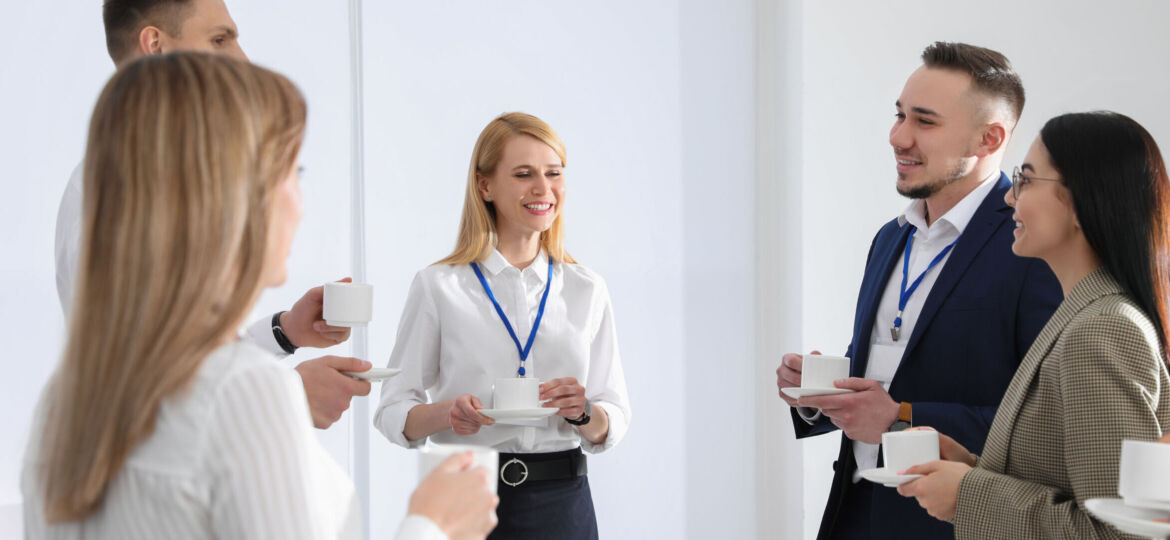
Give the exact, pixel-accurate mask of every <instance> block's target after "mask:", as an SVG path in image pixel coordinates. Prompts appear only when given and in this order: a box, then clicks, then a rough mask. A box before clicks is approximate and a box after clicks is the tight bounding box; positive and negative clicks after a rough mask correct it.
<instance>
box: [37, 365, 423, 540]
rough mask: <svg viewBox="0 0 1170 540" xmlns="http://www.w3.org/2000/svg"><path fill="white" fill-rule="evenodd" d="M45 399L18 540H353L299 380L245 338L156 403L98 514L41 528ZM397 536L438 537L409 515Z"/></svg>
mask: <svg viewBox="0 0 1170 540" xmlns="http://www.w3.org/2000/svg"><path fill="white" fill-rule="evenodd" d="M46 398H47V396H45V395H42V397H41V403H40V405H39V406H38V407H37V413H36V418H35V420H34V423H33V426H34V428H33V432H32V433H31V436H30V437H29V446H28V448H27V450H26V452H25V458H24V464H23V465H24V466H23V471H22V479H21V490H22V492H23V495H24V521H25V524H24V527H25V536H26V538H53V539H82V538H85V539H87V540H93V539H99V540H100V539H138V538H141V539H157V538H172V539H207V538H249V539H251V538H281V539H298V538H306V539H308V538H312V539H334V538H361V536H362V519H361V515H360V512H361V510H360V505H359V503H358V500H357V498H356V496H355V493H354V489H353V484H352V482H351V481H350V479H349V478H348V477H347V476H346V474H345V472H344V471H343V470H342V469H341V468H340V467H339V466H338V465H337V463H336V462H335V461H334V460H333V459H332V458H331V457H330V456H329V454H328V453H327V452H326V451H325V449H324V448H323V447H322V446H321V444H320V443H319V442H318V441H317V438H316V437H315V436H314V434H313V429H312V423H311V422H312V421H311V418H310V416H309V408H308V403H307V400H306V397H305V391H304V387H303V386H302V384H301V380H300V378H299V377H298V376H297V374H296V373H295V371H293V370H292V368H289V367H287V366H284V365H282V364H281V363H279V362H276V361H274V358H273V357H272V355H271V354H269V353H267V352H265V351H263V350H262V349H260V348H258V347H257V346H255V345H253V344H251V343H246V342H234V343H231V344H228V345H225V346H223V347H220V348H219V349H217V350H216V351H215V352H213V353H212V354H211V355H210V356H208V358H207V359H206V360H205V361H204V362H203V365H202V366H201V367H200V369H199V372H198V374H197V376H196V377H195V380H194V381H193V382H192V385H191V387H190V388H189V389H188V390H187V391H185V392H181V393H179V394H176V395H174V396H171V397H169V398H167V399H166V400H164V401H163V403H162V406H161V407H160V409H159V414H158V419H157V421H156V423H155V428H154V433H153V434H152V435H151V436H150V437H149V438H147V439H146V440H145V441H143V442H142V443H140V444H139V445H138V447H137V448H135V449H134V450H133V451H132V452H131V454H130V457H129V459H128V460H127V461H126V464H125V465H124V466H123V467H122V469H121V470H120V471H119V472H118V473H117V475H116V476H115V477H114V478H113V480H112V481H111V482H110V484H109V486H108V488H107V491H106V496H105V498H104V499H103V501H102V503H101V506H100V507H99V508H98V510H97V511H96V512H95V513H94V514H92V515H90V516H89V517H87V518H85V519H83V520H80V521H75V522H68V523H59V524H53V525H47V524H46V523H45V520H44V514H43V503H44V496H43V493H44V485H43V481H42V475H41V474H40V473H39V469H40V464H41V463H43V455H42V452H41V450H40V442H41V437H42V433H41V426H44V425H45V424H44V422H45V410H46V401H47V399H46ZM398 538H400V539H404V538H411V539H414V538H425V539H445V538H446V535H444V534H443V533H442V531H440V530H439V529H438V528H437V527H436V526H435V525H434V524H433V523H432V522H431V521H430V520H428V519H426V518H423V517H420V516H409V517H408V518H407V519H406V520H405V521H404V522H403V526H402V528H401V529H400V530H399V533H398Z"/></svg>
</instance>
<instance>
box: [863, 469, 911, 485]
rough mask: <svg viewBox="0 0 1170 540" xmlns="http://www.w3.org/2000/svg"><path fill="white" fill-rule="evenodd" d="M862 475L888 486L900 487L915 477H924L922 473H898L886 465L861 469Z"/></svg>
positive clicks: (871, 480)
mask: <svg viewBox="0 0 1170 540" xmlns="http://www.w3.org/2000/svg"><path fill="white" fill-rule="evenodd" d="M861 477H862V478H864V479H866V480H869V481H870V482H873V483H875V484H881V485H883V486H886V487H898V486H900V485H902V484H905V483H906V482H909V481H911V480H913V479H915V478H922V475H921V474H897V473H895V472H893V471H891V470H889V469H887V468H885V467H878V468H876V469H866V470H864V471H861Z"/></svg>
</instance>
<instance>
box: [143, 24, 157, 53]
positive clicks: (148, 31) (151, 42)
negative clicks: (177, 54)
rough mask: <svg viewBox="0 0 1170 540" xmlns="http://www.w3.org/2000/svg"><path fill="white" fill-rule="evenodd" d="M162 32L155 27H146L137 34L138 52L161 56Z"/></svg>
mask: <svg viewBox="0 0 1170 540" xmlns="http://www.w3.org/2000/svg"><path fill="white" fill-rule="evenodd" d="M162 36H163V33H162V30H159V29H158V27H157V26H147V27H146V28H143V29H142V31H141V32H138V52H139V53H141V54H143V55H147V54H162V53H163V50H162Z"/></svg>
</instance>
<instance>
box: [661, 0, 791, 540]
mask: <svg viewBox="0 0 1170 540" xmlns="http://www.w3.org/2000/svg"><path fill="white" fill-rule="evenodd" d="M680 5H681V27H680V31H681V35H682V42H681V54H680V56H681V58H683V59H684V61H683V62H682V66H681V71H682V73H681V75H682V78H681V84H680V92H681V97H682V126H681V127H682V131H681V135H682V170H681V177H680V178H679V180H681V184H682V188H683V222H682V228H681V232H682V236H683V238H684V239H685V241H684V243H683V260H682V265H683V276H684V277H683V288H682V290H681V292H680V294H682V295H683V298H684V299H685V304H684V307H685V311H684V323H685V324H684V333H683V345H684V346H683V356H684V358H685V366H686V387H685V391H684V392H682V393H681V395H678V396H677V397H678V398H681V400H685V407H686V408H685V411H686V439H685V445H686V446H685V448H686V526H687V529H686V533H687V537H688V538H718V537H725V538H753V537H756V536H757V535H756V520H755V515H756V505H755V488H756V486H755V483H756V474H755V465H756V461H755V455H756V445H755V444H754V443H755V429H754V427H755V423H756V409H755V394H754V389H755V386H754V382H755V379H754V377H753V375H754V371H755V370H754V366H755V362H754V354H755V324H754V316H755V312H754V309H753V308H754V306H755V302H754V299H755V294H754V288H755V257H754V248H755V234H754V229H755V207H754V204H753V201H754V198H755V189H754V188H755V184H756V178H755V172H756V167H755V165H756V163H755V145H754V141H755V122H754V121H753V116H754V112H755V47H756V39H755V18H754V16H755V3H754V2H751V1H734V2H731V1H728V2H718V3H712V2H707V1H703V0H687V1H683V2H681V3H680ZM676 414H677V413H676ZM769 536H770V535H769ZM661 537H662V538H667V536H661Z"/></svg>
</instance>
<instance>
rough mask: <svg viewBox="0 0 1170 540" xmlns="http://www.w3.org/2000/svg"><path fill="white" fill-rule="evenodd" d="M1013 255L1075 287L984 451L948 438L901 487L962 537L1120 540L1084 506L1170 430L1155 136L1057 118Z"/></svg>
mask: <svg viewBox="0 0 1170 540" xmlns="http://www.w3.org/2000/svg"><path fill="white" fill-rule="evenodd" d="M1012 181H1013V186H1012V190H1011V192H1010V193H1008V194H1006V195H1005V196H1004V198H1005V199H1006V201H1007V203H1008V204H1009V205H1011V206H1012V207H1013V208H1014V209H1015V214H1014V216H1013V219H1014V220H1015V222H1016V231H1015V243H1014V244H1012V251H1014V252H1015V253H1016V254H1017V255H1020V256H1022V257H1038V258H1040V259H1043V260H1044V261H1045V262H1046V263H1048V265H1049V266H1050V267H1051V268H1052V271H1053V272H1054V273H1055V274H1056V276H1057V279H1058V280H1059V281H1060V284H1061V288H1062V289H1063V290H1064V301H1063V302H1062V303H1061V305H1060V307H1059V308H1057V310H1056V313H1055V314H1053V316H1052V318H1051V319H1050V320H1049V322H1048V324H1047V325H1046V326H1045V327H1044V330H1042V331H1041V332H1040V336H1039V337H1037V338H1036V341H1035V342H1034V343H1033V344H1032V347H1031V349H1030V350H1029V351H1028V354H1027V356H1025V358H1024V361H1023V362H1022V363H1021V364H1020V368H1019V370H1018V371H1017V372H1016V374H1015V377H1014V378H1013V379H1012V382H1011V384H1010V386H1009V387H1008V390H1007V393H1006V394H1005V395H1004V398H1003V401H1002V402H1001V403H1000V406H999V411H998V412H997V413H996V416H995V420H994V422H993V423H992V425H991V431H990V433H989V435H988V437H987V444H986V446H985V447H984V449H983V454H982V455H980V456H974V455H972V454H971V453H970V452H968V451H967V450H966V449H965V448H963V447H962V446H960V445H958V444H957V443H955V442H954V440H952V439H950V438H949V437H946V436H945V434H940V435H939V437H940V446H941V453H942V457H943V459H942V460H941V461H935V462H931V463H927V464H924V465H919V466H916V467H912V468H910V469H907V470H906V471H905V472H904V474H922V475H925V476H924V477H922V478H919V479H917V480H913V481H911V482H908V483H905V484H903V485H901V486H900V487H899V488H898V492H899V493H901V494H902V495H904V496H912V497H916V498H917V500H918V504H919V505H921V506H922V507H923V508H925V509H926V510H927V512H929V513H930V515H932V516H934V517H936V518H939V519H943V520H946V521H950V522H951V523H953V524H954V525H955V537H956V538H973V539H974V538H979V539H983V538H1062V539H1063V538H1120V537H1121V533H1119V532H1118V531H1117V530H1115V529H1113V528H1112V527H1111V526H1110V525H1107V524H1105V523H1103V522H1101V521H1098V520H1097V519H1095V518H1094V517H1093V516H1092V515H1090V514H1089V512H1088V511H1087V510H1086V509H1085V505H1084V502H1085V501H1086V500H1087V499H1091V498H1103V497H1116V496H1117V475H1118V463H1119V461H1120V453H1121V441H1122V440H1123V439H1139V440H1154V439H1157V438H1158V437H1160V436H1161V435H1162V433H1163V432H1164V431H1166V429H1167V427H1168V425H1170V394H1168V392H1170V377H1168V376H1167V367H1166V345H1167V342H1166V339H1167V334H1168V327H1167V324H1168V322H1170V321H1168V319H1167V300H1168V295H1170V180H1168V179H1167V175H1166V168H1165V164H1164V162H1163V160H1162V155H1161V153H1160V152H1159V150H1158V146H1157V144H1156V143H1155V142H1154V140H1153V138H1152V137H1151V136H1150V134H1149V133H1148V132H1147V131H1146V130H1145V129H1144V128H1142V126H1140V125H1139V124H1138V123H1137V122H1135V121H1133V120H1132V119H1130V118H1128V117H1126V116H1123V115H1120V114H1116V113H1111V112H1091V113H1077V114H1066V115H1062V116H1058V117H1056V118H1053V119H1052V120H1049V121H1048V123H1047V124H1045V125H1044V128H1043V129H1042V130H1041V131H1040V136H1039V137H1038V138H1037V139H1036V141H1035V142H1034V143H1033V144H1032V147H1031V149H1030V150H1029V151H1028V155H1027V157H1026V159H1025V162H1024V164H1023V165H1021V166H1020V167H1019V168H1018V169H1016V171H1015V173H1014V174H1013V177H1012Z"/></svg>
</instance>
